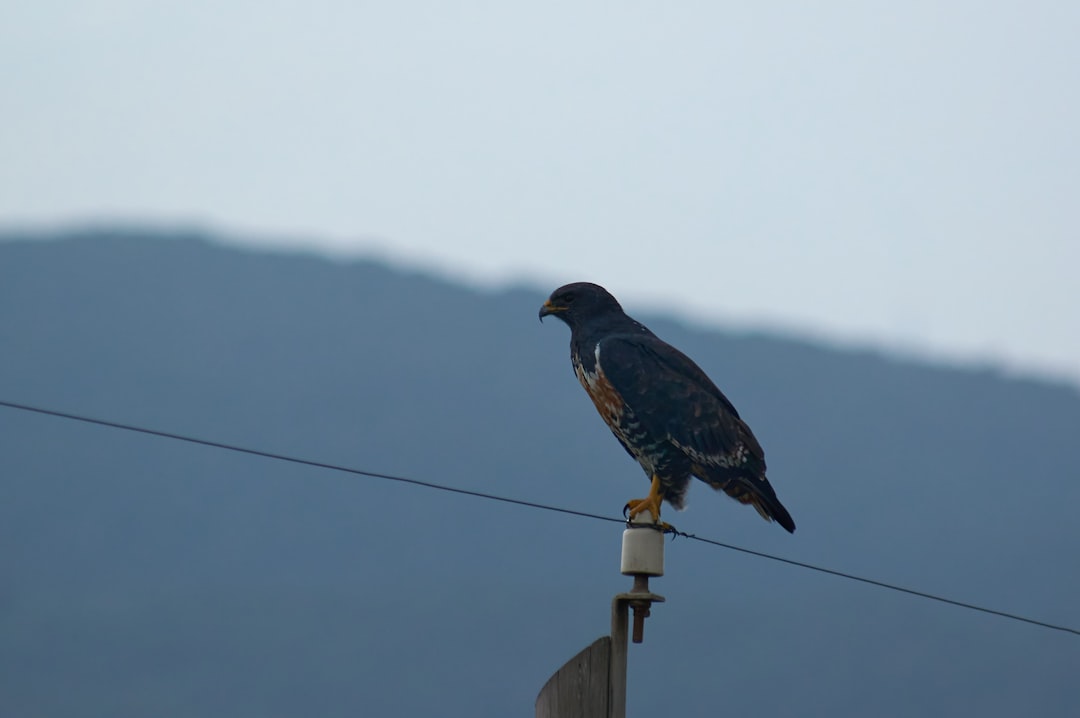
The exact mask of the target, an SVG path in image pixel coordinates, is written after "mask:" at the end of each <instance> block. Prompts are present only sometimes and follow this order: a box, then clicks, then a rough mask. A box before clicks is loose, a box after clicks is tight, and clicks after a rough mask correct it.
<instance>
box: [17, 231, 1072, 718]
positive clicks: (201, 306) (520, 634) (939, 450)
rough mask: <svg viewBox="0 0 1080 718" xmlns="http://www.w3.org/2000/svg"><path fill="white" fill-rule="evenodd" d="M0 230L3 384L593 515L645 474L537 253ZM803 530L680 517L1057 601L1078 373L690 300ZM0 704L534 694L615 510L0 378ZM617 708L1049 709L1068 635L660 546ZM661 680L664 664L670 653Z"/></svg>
mask: <svg viewBox="0 0 1080 718" xmlns="http://www.w3.org/2000/svg"><path fill="white" fill-rule="evenodd" d="M4 240H6V241H0V348H2V352H3V353H2V355H0V398H3V399H6V400H11V401H22V402H26V403H31V404H40V405H44V406H48V407H54V408H57V409H61V410H67V411H72V412H82V413H86V414H90V415H93V416H97V417H101V418H105V419H113V420H117V421H122V422H129V423H134V424H143V425H147V426H151V427H154V428H159V429H163V430H166V431H175V432H179V433H185V434H191V435H195V436H202V437H206V438H210V439H215V440H219V441H225V442H233V443H238V444H243V445H248V446H252V447H257V448H262V449H267V450H270V451H275V452H280V453H286V454H296V455H299V456H303V457H307V458H313V459H317V460H320V461H326V462H333V463H340V464H346V465H349V466H354V467H358V468H362V469H367V470H372V471H381V472H388V473H396V474H402V475H406V476H409V477H413V478H417V479H422V480H429V481H435V482H440V483H446V484H451V485H454V486H459V487H463V488H469V489H476V490H482V491H490V492H493V493H497V494H501V495H506V496H512V497H515V498H521V499H526V500H534V501H541V502H548V503H554V504H558V505H562V506H567V507H571V508H575V509H580V510H583V511H590V512H596V513H601V514H605V515H612V516H614V515H617V514H618V512H619V509H620V508H621V506H622V504H623V502H624V501H625V500H626V499H628V498H630V497H632V496H638V495H643V493H644V490H645V489H646V483H645V480H644V477H643V476H642V474H641V473H640V470H639V469H638V468H637V466H636V465H635V464H634V463H633V462H632V461H631V460H630V459H629V458H628V457H627V456H625V454H623V452H622V450H621V449H620V448H619V447H618V445H617V444H616V442H615V441H614V439H613V438H612V437H611V436H610V435H609V434H608V432H607V430H606V428H604V426H603V425H602V422H601V421H600V420H599V418H598V417H596V416H595V415H594V414H595V412H594V410H593V409H592V407H591V406H590V405H589V402H588V399H587V398H586V397H585V395H584V392H582V391H581V389H580V387H579V386H577V383H576V381H575V380H574V378H573V375H572V372H571V370H570V366H569V360H568V352H567V339H568V338H567V334H566V332H565V329H564V328H563V327H562V326H558V325H551V326H548V325H544V326H540V325H538V324H537V323H536V320H535V317H536V310H537V308H538V306H539V303H540V302H541V301H542V299H543V298H544V296H545V295H546V293H547V291H549V290H550V288H538V289H536V290H535V291H531V290H530V291H525V290H515V291H510V292H498V293H493V292H476V291H472V290H469V289H466V288H463V287H459V286H456V285H453V284H450V283H447V282H444V281H440V280H436V279H433V278H430V277H426V276H421V275H416V274H409V273H406V272H402V271H401V270H397V269H391V268H388V267H386V266H383V265H380V264H377V263H372V262H362V261H356V262H341V263H338V262H331V261H326V260H323V259H318V258H314V257H309V256H304V255H290V254H259V253H254V252H248V251H239V250H236V249H229V248H225V247H223V246H220V245H217V244H215V243H214V242H212V241H208V240H207V239H206V238H202V237H197V236H183V235H180V234H178V235H160V234H158V235H154V234H152V233H140V232H135V231H128V232H124V233H120V232H112V231H108V230H98V231H88V232H83V233H72V234H69V235H64V236H58V237H55V238H53V239H52V241H41V240H40V239H39V240H37V241H19V240H20V237H18V236H11V235H8V236H6V237H4ZM638 318H640V319H643V320H645V321H646V322H647V323H649V324H650V326H651V327H652V328H653V329H654V330H655V331H656V332H657V333H658V334H660V335H661V336H663V337H664V338H665V339H668V340H669V341H671V342H672V343H674V344H676V345H677V346H680V347H681V348H683V349H684V350H685V351H686V352H687V353H688V354H690V355H691V356H693V357H694V358H695V359H697V360H698V362H699V363H700V364H701V365H702V366H703V367H704V368H705V369H706V371H708V372H709V373H710V374H711V375H712V376H713V377H714V378H715V379H716V380H717V382H718V384H720V386H721V387H722V388H723V389H724V390H725V391H726V392H727V393H728V395H729V396H730V397H731V398H732V400H733V401H734V402H735V404H736V406H738V407H739V409H740V412H741V413H742V414H743V416H744V417H745V418H746V419H747V420H748V421H749V422H750V423H751V425H752V426H753V427H754V430H755V433H756V434H757V435H758V437H759V438H760V439H761V441H762V443H763V444H764V446H765V448H766V451H767V453H768V458H769V466H770V478H771V480H772V482H773V484H774V486H776V488H777V491H778V493H779V494H780V496H781V497H782V499H783V501H784V503H785V505H787V506H788V507H789V508H790V509H791V511H792V513H793V515H794V516H795V519H796V521H797V522H798V524H799V531H798V533H797V534H795V536H787V535H786V534H785V533H784V532H783V531H781V530H779V529H778V528H777V527H776V526H770V525H768V524H765V523H764V522H762V521H761V520H760V519H759V518H758V517H757V516H756V515H755V514H754V512H752V511H748V510H747V509H746V508H745V507H740V506H738V505H736V504H734V503H733V502H731V501H730V500H727V499H726V498H724V497H722V496H719V495H714V494H713V493H712V492H711V491H710V490H709V489H708V488H707V487H705V486H704V485H698V486H695V487H694V488H692V490H691V493H690V504H691V506H690V509H689V510H688V511H686V512H685V513H682V514H675V513H672V514H671V515H670V516H668V518H669V519H670V520H671V521H672V522H673V523H675V524H676V525H677V526H679V527H680V528H682V529H684V530H687V531H691V532H693V533H697V534H699V535H702V536H707V537H711V538H717V539H721V540H725V541H730V542H733V543H738V544H742V545H747V546H751V547H754V548H758V549H761V550H766V551H773V552H777V553H781V554H783V555H785V556H790V557H792V558H797V559H802V560H807V561H811V562H817V563H823V564H827V565H829V566H831V567H834V568H837V569H841V570H850V571H855V572H861V573H864V574H867V575H869V576H872V577H876V578H881V579H884V580H890V581H895V582H899V583H902V584H906V585H911V586H912V587H916V588H920V589H923V590H928V591H935V592H941V593H944V594H947V595H949V596H951V597H954V598H958V599H963V600H972V601H975V602H980V603H985V604H987V605H990V606H993V607H997V608H1001V609H1004V610H1012V611H1017V612H1022V613H1026V614H1031V615H1033V616H1035V617H1038V618H1043V619H1045V620H1049V621H1053V622H1059V623H1066V624H1069V625H1073V626H1076V625H1080V612H1078V609H1077V606H1080V572H1078V571H1077V570H1076V566H1077V564H1076V555H1077V552H1078V549H1080V531H1078V530H1077V528H1076V522H1075V518H1074V515H1073V514H1074V511H1075V507H1076V506H1077V505H1078V504H1080V480H1078V477H1080V459H1078V458H1077V454H1076V451H1075V446H1076V436H1077V434H1078V429H1080V398H1078V396H1077V393H1076V392H1075V391H1074V390H1072V389H1070V388H1067V387H1061V386H1052V385H1048V384H1041V383H1036V382H1030V381H1021V380H1016V379H1008V378H1004V377H1001V376H998V375H996V374H994V373H992V372H987V371H962V370H957V369H946V368H939V367H934V366H928V365H921V364H914V363H909V362H900V361H896V360H892V359H890V358H888V357H883V356H877V355H871V354H865V353H854V352H840V351H834V350H828V349H824V348H819V347H815V346H811V345H808V344H804V343H797V342H791V341H786V340H783V339H779V338H774V337H764V336H753V335H751V336H745V335H732V334H724V333H709V332H700V331H692V330H690V329H688V328H686V327H683V326H681V325H678V324H675V323H672V322H671V321H669V320H665V319H662V318H655V317H648V316H639V317H638ZM0 496H2V501H0V546H2V550H0V575H2V576H3V577H4V579H3V583H2V584H0V639H2V640H0V713H2V714H4V715H61V714H65V715H66V714H80V715H106V714H107V715H111V716H122V715H133V716H134V715H147V714H154V715H162V716H169V715H191V714H230V715H237V716H244V715H251V716H267V715H298V714H319V715H328V716H332V715H346V714H348V715H355V714H357V713H360V714H365V715H398V716H412V715H416V716H420V715H475V716H486V715H491V716H495V715H500V716H501V715H508V714H512V713H517V714H528V713H529V712H530V711H531V710H532V700H533V698H534V697H535V694H536V691H537V690H539V688H540V687H541V686H542V685H543V683H544V681H545V680H546V679H547V677H548V675H550V673H551V672H552V671H554V670H555V669H556V668H557V667H558V666H559V665H560V664H561V663H562V662H563V661H564V660H566V659H567V658H569V657H570V655H572V654H573V653H575V652H576V651H577V650H578V649H579V648H581V647H582V646H584V645H585V644H586V643H588V642H589V641H591V640H592V639H593V638H594V637H595V636H597V635H599V634H601V633H603V632H605V631H606V628H607V621H608V607H609V602H610V598H611V596H612V595H613V594H614V593H616V592H619V591H621V590H624V589H625V588H626V586H627V579H624V578H623V577H621V576H619V575H618V572H617V559H618V556H617V552H618V542H619V533H620V528H619V526H618V525H616V524H606V523H601V522H597V521H589V520H584V519H577V518H573V517H569V516H564V515H559V514H552V513H547V512H538V511H534V510H529V509H525V508H518V507H511V506H507V505H503V504H495V503H490V502H484V501H480V500H477V499H470V498H467V497H462V496H457V495H453V494H447V493H444V492H438V491H432V490H429V489H423V488H418V487H415V486H407V485H400V484H390V483H386V482H381V481H376V480H373V479H367V478H362V477H356V476H349V475H343V474H335V473H332V472H327V471H320V470H316V469H312V468H305V467H301V466H296V465H289V464H284V463H281V462H272V461H269V460H266V459H259V458H255V457H249V456H242V455H236V454H230V453H225V452H221V451H219V450H214V449H209V448H205V447H197V446H192V445H187V444H181V443H177V442H172V441H168V440H165V439H159V438H153V437H147V436H139V435H133V434H128V433H122V432H118V431H115V430H109V429H104V428H100V427H94V426H88V425H82V424H77V423H73V422H67V421H63V420H59V419H55V418H48V417H43V416H37V415H32V414H26V413H23V412H16V411H13V410H10V409H4V408H0ZM667 560H668V575H667V576H665V577H664V578H662V579H660V580H658V581H657V582H656V588H657V590H659V591H660V592H661V593H663V594H665V595H667V597H668V603H666V604H664V605H663V606H660V607H657V608H656V610H654V612H653V615H654V618H653V619H651V621H650V624H649V631H648V636H647V642H646V643H645V644H644V646H643V647H635V649H634V651H633V652H632V655H631V670H632V673H633V675H634V677H636V678H637V679H638V680H639V681H640V682H639V683H638V684H636V685H635V686H634V687H633V688H632V690H631V695H630V705H631V715H638V716H643V715H653V714H656V713H657V712H659V711H661V710H664V711H670V712H671V713H674V714H681V715H689V716H695V715H702V716H704V715H715V714H716V713H718V712H731V713H743V714H750V715H754V714H766V713H767V714H778V715H808V714H817V713H825V712H829V713H832V714H836V715H866V714H873V715H885V716H888V715H897V716H899V715H911V714H914V713H919V712H922V713H941V714H944V713H964V714H968V713H978V714H981V715H1017V714H1039V715H1070V714H1071V712H1072V707H1073V706H1074V705H1075V704H1076V702H1077V700H1078V699H1080V688H1078V687H1077V685H1076V684H1075V678H1074V674H1075V668H1076V666H1077V665H1080V640H1077V639H1076V638H1075V637H1070V636H1067V635H1063V634H1056V633H1052V632H1050V631H1046V630H1044V629H1037V628H1033V627H1026V626H1022V625H1019V624H1012V623H1008V622H1005V621H1002V620H1000V619H995V618H992V617H988V616H984V615H981V614H976V613H972V612H968V611H962V610H960V609H956V608H952V607H947V606H941V605H936V604H931V603H928V602H925V601H921V600H918V599H914V598H911V597H907V596H902V595H897V594H890V593H885V592H882V591H879V590H876V589H872V588H869V587H866V586H861V585H857V584H853V583H850V582H847V581H842V580H839V579H836V578H831V577H827V576H822V575H819V574H813V573H808V572H806V571H803V570H800V569H795V568H791V567H787V566H783V565H780V564H775V563H771V562H766V561H763V560H761V559H756V558H751V557H747V556H744V555H741V554H736V553H732V552H729V551H724V550H720V549H712V548H709V547H707V546H705V545H703V544H699V543H694V542H689V541H681V540H680V541H675V542H674V543H671V544H669V547H668V555H667ZM657 686H659V687H657Z"/></svg>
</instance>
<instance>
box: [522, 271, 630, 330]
mask: <svg viewBox="0 0 1080 718" xmlns="http://www.w3.org/2000/svg"><path fill="white" fill-rule="evenodd" d="M612 313H615V314H617V315H620V316H621V315H622V307H620V306H619V303H618V302H617V301H616V300H615V297H613V296H611V294H610V293H608V291H607V290H606V289H604V288H603V287H601V286H600V285H599V284H591V283H589V282H575V283H574V284H566V285H564V286H562V287H559V288H558V289H556V290H555V291H554V292H552V293H551V296H550V297H548V299H547V301H546V302H544V304H543V306H541V307H540V321H544V317H546V316H555V317H557V318H558V319H561V320H563V321H564V322H566V323H567V324H568V325H569V326H570V328H571V329H574V328H575V327H579V326H581V325H582V324H585V323H586V322H588V321H589V320H591V319H595V318H597V317H605V316H610V315H611V314H612Z"/></svg>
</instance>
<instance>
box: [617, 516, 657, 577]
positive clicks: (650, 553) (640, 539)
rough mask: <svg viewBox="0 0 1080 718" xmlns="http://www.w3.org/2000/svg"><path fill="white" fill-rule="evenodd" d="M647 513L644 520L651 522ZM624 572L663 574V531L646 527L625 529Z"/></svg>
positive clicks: (623, 546) (623, 539)
mask: <svg viewBox="0 0 1080 718" xmlns="http://www.w3.org/2000/svg"><path fill="white" fill-rule="evenodd" d="M647 514H648V512H646V516H645V517H643V522H644V521H647V522H650V523H651V521H652V517H651V516H648V515H647ZM635 523H638V522H637V521H635ZM622 572H623V575H625V576H663V575H664V534H663V532H661V531H657V530H655V529H651V528H644V527H643V528H628V529H626V530H625V531H623V535H622Z"/></svg>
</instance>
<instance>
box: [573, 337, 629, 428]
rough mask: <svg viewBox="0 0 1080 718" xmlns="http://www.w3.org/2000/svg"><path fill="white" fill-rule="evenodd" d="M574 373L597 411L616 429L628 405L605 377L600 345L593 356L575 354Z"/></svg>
mask: <svg viewBox="0 0 1080 718" xmlns="http://www.w3.org/2000/svg"><path fill="white" fill-rule="evenodd" d="M574 373H575V374H577V378H578V381H580V382H581V385H582V386H583V387H585V392H586V393H587V394H588V395H589V398H590V399H592V401H593V404H595V405H596V410H597V411H599V412H600V415H601V416H602V417H604V420H605V421H607V423H608V424H610V425H611V426H612V428H614V427H615V426H616V425H618V424H619V422H620V421H621V419H622V415H623V412H624V411H625V409H626V403H625V402H624V401H623V398H622V397H621V396H620V395H619V392H617V391H616V390H615V387H614V386H613V385H612V383H611V381H610V380H609V379H608V378H607V377H606V376H605V375H604V370H603V368H602V367H601V366H600V344H599V343H598V344H597V345H596V348H595V349H594V351H593V354H592V356H588V355H586V356H581V355H580V354H579V353H577V352H575V353H574Z"/></svg>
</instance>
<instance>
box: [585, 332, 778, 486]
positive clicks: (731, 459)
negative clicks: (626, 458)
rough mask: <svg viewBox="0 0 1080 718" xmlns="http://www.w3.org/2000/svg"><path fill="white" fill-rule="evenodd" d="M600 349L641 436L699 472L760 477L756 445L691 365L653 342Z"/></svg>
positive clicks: (637, 340) (627, 341)
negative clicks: (667, 445) (658, 441)
mask: <svg viewBox="0 0 1080 718" xmlns="http://www.w3.org/2000/svg"><path fill="white" fill-rule="evenodd" d="M599 349H600V351H599V355H598V358H599V360H600V364H601V368H602V370H603V373H604V375H605V376H606V377H607V379H608V381H610V382H611V384H612V386H613V387H614V388H615V390H616V391H617V392H618V393H619V395H620V396H621V397H622V399H623V401H625V402H626V404H627V405H628V406H629V408H630V409H631V410H632V411H633V413H634V415H635V416H636V417H637V419H638V420H639V421H640V422H641V424H642V427H643V428H644V429H645V430H646V431H648V432H649V433H650V434H652V435H654V436H656V437H663V436H666V437H668V438H669V439H670V440H671V441H672V442H673V443H674V444H675V445H677V446H678V447H679V448H680V449H681V450H682V451H683V452H684V453H685V454H686V455H687V456H688V458H690V459H691V460H692V461H693V462H694V463H695V464H700V465H701V466H703V467H711V468H715V469H732V470H737V469H738V468H741V467H745V468H747V469H750V470H751V471H752V472H753V473H761V474H763V473H764V469H765V457H764V451H762V449H761V445H760V444H758V442H757V439H755V438H754V435H753V434H752V433H751V432H750V429H749V428H748V427H747V426H746V424H744V423H743V422H742V420H741V419H740V418H739V413H738V412H737V411H736V410H735V407H734V406H732V404H731V402H730V401H728V399H727V397H725V396H724V395H723V393H722V392H721V391H720V389H719V388H717V386H716V385H715V384H714V383H713V382H712V380H711V379H709V377H708V376H707V375H706V374H705V372H704V371H702V370H701V368H700V367H699V366H698V365H697V364H695V363H694V362H693V360H691V359H690V358H689V357H687V356H686V355H685V354H683V353H682V352H680V351H679V350H678V349H676V348H675V347H673V346H671V345H669V344H667V343H665V342H663V341H662V340H660V339H658V338H657V337H654V336H630V337H625V336H613V337H609V338H607V339H604V340H602V341H601V342H600V347H599ZM747 464H750V465H749V466H747ZM699 478H702V479H706V478H707V477H705V476H699Z"/></svg>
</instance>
